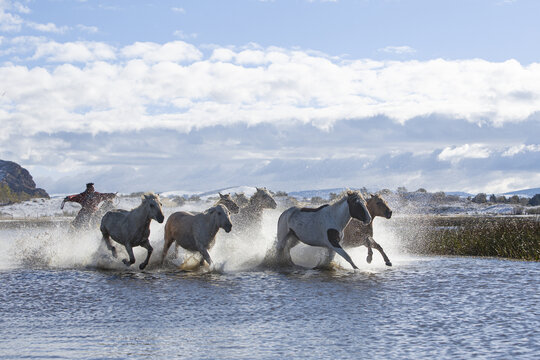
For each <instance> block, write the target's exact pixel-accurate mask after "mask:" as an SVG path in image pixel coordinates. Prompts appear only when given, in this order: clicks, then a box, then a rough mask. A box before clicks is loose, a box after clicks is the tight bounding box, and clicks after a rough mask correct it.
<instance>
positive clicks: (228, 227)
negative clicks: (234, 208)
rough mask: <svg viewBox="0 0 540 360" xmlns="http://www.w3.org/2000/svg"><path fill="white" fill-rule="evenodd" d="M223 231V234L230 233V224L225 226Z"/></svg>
mask: <svg viewBox="0 0 540 360" xmlns="http://www.w3.org/2000/svg"><path fill="white" fill-rule="evenodd" d="M223 229H224V230H225V232H227V233H229V232H231V230H232V224H227V225H225V226H224V227H223Z"/></svg>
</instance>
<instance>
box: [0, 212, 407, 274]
mask: <svg viewBox="0 0 540 360" xmlns="http://www.w3.org/2000/svg"><path fill="white" fill-rule="evenodd" d="M280 214H281V210H265V211H264V214H263V217H262V223H261V224H260V226H259V227H254V228H252V229H251V230H249V231H245V232H239V231H235V229H234V228H233V231H232V232H231V233H225V232H224V231H222V230H220V231H219V232H218V235H217V237H216V242H215V245H214V247H213V248H212V249H211V250H210V256H211V258H212V259H213V262H214V266H213V268H212V269H211V270H213V271H216V272H236V271H247V270H252V269H253V270H255V269H260V267H261V264H262V263H263V260H264V259H265V257H266V256H267V255H268V254H269V253H271V251H272V249H273V247H274V246H275V241H276V228H277V222H278V218H279V216H280ZM391 222H392V220H385V219H382V220H377V221H375V222H374V237H375V240H376V241H377V242H379V244H380V245H381V246H382V247H383V248H384V249H385V251H386V253H387V254H388V256H389V258H390V260H391V261H392V263H393V264H394V266H398V265H399V264H401V263H403V262H407V261H410V259H411V258H410V257H409V256H407V255H406V254H405V253H404V252H403V251H402V249H401V246H400V244H399V240H398V239H399V237H398V236H396V234H394V232H393V230H392V225H391ZM23 224H24V223H23ZM0 231H1V232H2V235H6V236H5V237H4V236H3V239H2V241H0V269H2V268H13V267H23V268H36V267H37V268H97V269H105V270H115V271H123V270H126V269H132V270H133V271H139V270H138V266H139V264H140V263H141V262H142V261H144V259H145V258H146V249H144V248H141V247H136V248H134V249H133V250H134V255H135V259H136V262H135V264H133V265H132V266H131V267H129V268H126V266H125V265H124V264H123V263H122V261H121V260H122V259H124V258H127V257H128V256H127V253H126V251H125V249H124V247H123V246H122V245H120V244H117V243H114V242H113V244H114V246H115V247H116V249H117V252H118V258H114V257H112V255H111V252H110V251H109V250H107V248H106V247H105V245H104V243H103V242H102V240H101V233H100V232H99V230H98V229H95V230H91V231H86V232H78V233H70V232H69V231H68V226H67V224H66V223H58V224H52V225H48V226H35V224H32V225H27V226H25V225H22V226H19V227H15V228H12V229H9V230H5V229H3V230H0ZM150 231H151V232H150V243H151V245H152V247H153V248H154V251H153V254H152V256H151V258H150V262H149V264H148V267H147V268H146V271H162V270H165V271H170V270H176V269H178V267H179V266H181V265H182V264H183V263H185V262H186V261H187V263H186V264H185V267H184V269H183V270H188V269H192V270H195V269H197V268H198V266H197V265H198V263H199V261H200V256H199V254H195V255H194V254H193V253H191V252H188V251H186V250H184V249H182V248H179V249H178V251H175V250H174V248H175V247H174V246H172V247H171V249H172V250H170V251H169V254H168V256H167V260H166V262H165V264H164V266H162V265H161V261H160V260H161V254H162V251H163V235H164V226H163V225H162V224H158V223H156V222H152V223H151V225H150ZM347 251H348V253H349V254H350V255H351V257H352V258H353V260H354V262H355V263H356V265H357V266H358V267H359V268H360V269H361V270H362V271H368V272H369V271H384V270H385V269H388V267H387V266H386V265H385V264H384V261H383V259H382V257H381V256H380V254H379V253H378V252H377V250H375V249H374V250H373V252H374V254H373V261H372V263H371V264H368V263H367V262H366V255H367V249H366V248H365V247H359V248H354V249H348V250H347ZM326 254H327V250H326V249H323V248H315V247H310V246H307V245H304V244H299V245H297V246H296V247H295V248H293V249H292V251H291V256H292V259H293V261H294V263H295V264H297V265H299V266H301V267H305V268H313V267H316V266H318V265H320V264H321V263H323V261H324V259H325V258H326ZM334 264H335V267H337V268H342V269H345V270H350V269H351V267H350V265H349V264H348V263H347V262H346V261H345V260H343V259H342V258H341V257H340V256H339V255H336V256H335V257H334ZM204 271H208V269H206V270H204Z"/></svg>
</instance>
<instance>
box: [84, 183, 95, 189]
mask: <svg viewBox="0 0 540 360" xmlns="http://www.w3.org/2000/svg"><path fill="white" fill-rule="evenodd" d="M90 186H94V183H88V184H86V188H87V189H88V188H89V187H90Z"/></svg>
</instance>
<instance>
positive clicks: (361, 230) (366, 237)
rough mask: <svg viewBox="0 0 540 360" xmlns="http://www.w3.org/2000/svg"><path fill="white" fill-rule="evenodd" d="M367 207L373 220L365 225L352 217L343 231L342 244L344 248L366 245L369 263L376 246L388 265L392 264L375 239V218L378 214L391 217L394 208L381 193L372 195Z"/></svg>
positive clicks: (387, 217)
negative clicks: (391, 207)
mask: <svg viewBox="0 0 540 360" xmlns="http://www.w3.org/2000/svg"><path fill="white" fill-rule="evenodd" d="M367 209H368V211H369V214H370V215H371V219H372V220H371V222H370V223H369V224H367V225H365V224H363V223H362V222H360V221H358V220H356V219H351V221H350V222H349V225H347V227H346V228H345V230H344V231H343V241H342V242H341V245H342V246H343V247H344V248H353V247H358V246H362V245H363V246H366V247H367V248H368V256H367V258H366V261H367V262H368V263H371V260H372V258H373V250H372V249H371V248H375V249H377V250H378V251H379V252H380V253H381V255H382V257H383V259H384V262H385V263H386V265H387V266H392V263H391V262H390V259H388V256H386V253H385V252H384V250H383V248H382V246H381V245H379V244H378V243H377V242H376V241H375V240H374V239H373V220H374V219H375V217H377V216H381V217H385V218H386V219H390V218H391V217H392V210H391V209H390V206H388V203H387V202H386V201H385V200H384V199H383V198H382V197H381V196H380V195H371V197H370V198H369V199H368V200H367Z"/></svg>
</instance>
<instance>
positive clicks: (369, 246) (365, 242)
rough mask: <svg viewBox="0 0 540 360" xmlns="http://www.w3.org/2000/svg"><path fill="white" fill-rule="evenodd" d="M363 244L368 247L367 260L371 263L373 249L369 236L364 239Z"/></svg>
mask: <svg viewBox="0 0 540 360" xmlns="http://www.w3.org/2000/svg"><path fill="white" fill-rule="evenodd" d="M362 245H364V246H365V247H367V257H366V261H367V263H368V264H371V261H372V260H373V249H372V248H371V241H370V240H369V237H366V238H365V239H364V243H363V244H362Z"/></svg>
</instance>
